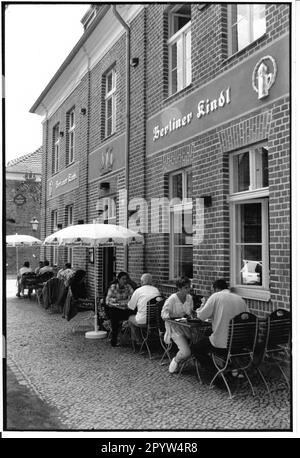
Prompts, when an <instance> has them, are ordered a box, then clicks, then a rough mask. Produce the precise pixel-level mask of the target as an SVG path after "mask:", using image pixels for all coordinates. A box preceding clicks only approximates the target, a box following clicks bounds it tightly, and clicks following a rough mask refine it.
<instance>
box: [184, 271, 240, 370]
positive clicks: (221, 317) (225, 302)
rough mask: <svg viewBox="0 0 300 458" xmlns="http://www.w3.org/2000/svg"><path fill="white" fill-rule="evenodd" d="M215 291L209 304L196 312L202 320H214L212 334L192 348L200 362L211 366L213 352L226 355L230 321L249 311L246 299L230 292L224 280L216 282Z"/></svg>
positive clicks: (214, 284) (208, 301)
mask: <svg viewBox="0 0 300 458" xmlns="http://www.w3.org/2000/svg"><path fill="white" fill-rule="evenodd" d="M213 289H214V293H213V294H212V295H211V296H210V297H209V299H208V300H207V302H206V303H205V304H204V305H203V306H202V307H200V308H199V309H197V310H196V313H197V317H198V318H200V320H203V321H204V320H206V319H208V318H211V319H212V334H211V335H210V336H209V337H204V338H203V339H201V340H200V341H199V342H197V343H196V344H194V345H192V347H191V350H192V353H193V354H194V356H195V357H196V358H197V359H199V361H203V360H204V361H206V362H207V363H209V364H211V360H210V358H209V357H208V354H209V353H210V352H211V351H212V350H214V351H216V350H218V352H219V353H220V354H224V356H225V355H226V348H227V337H228V330H229V322H230V320H231V319H232V318H233V317H234V316H236V315H239V314H240V313H242V312H247V311H248V308H247V304H246V302H245V301H244V299H243V298H241V297H240V296H238V295H237V294H235V293H233V292H231V291H229V289H228V286H227V283H226V281H225V280H224V279H219V280H216V281H214V283H213Z"/></svg>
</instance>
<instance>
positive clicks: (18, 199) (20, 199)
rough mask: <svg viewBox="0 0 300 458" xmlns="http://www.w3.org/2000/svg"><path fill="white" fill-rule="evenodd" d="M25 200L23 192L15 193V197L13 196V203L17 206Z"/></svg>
mask: <svg viewBox="0 0 300 458" xmlns="http://www.w3.org/2000/svg"><path fill="white" fill-rule="evenodd" d="M25 202H26V198H25V196H23V194H17V195H16V196H15V197H14V203H15V204H16V205H18V206H21V205H24V204H25Z"/></svg>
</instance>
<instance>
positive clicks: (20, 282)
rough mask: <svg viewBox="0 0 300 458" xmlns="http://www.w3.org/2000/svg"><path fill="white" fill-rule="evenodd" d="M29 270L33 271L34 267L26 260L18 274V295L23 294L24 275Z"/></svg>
mask: <svg viewBox="0 0 300 458" xmlns="http://www.w3.org/2000/svg"><path fill="white" fill-rule="evenodd" d="M27 272H32V269H31V267H30V264H29V262H28V261H25V262H24V264H23V267H21V268H20V269H19V272H18V275H17V283H18V292H17V294H16V296H17V297H20V296H21V292H23V284H22V275H23V274H25V273H27Z"/></svg>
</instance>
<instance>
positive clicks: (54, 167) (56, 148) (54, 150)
mask: <svg viewBox="0 0 300 458" xmlns="http://www.w3.org/2000/svg"><path fill="white" fill-rule="evenodd" d="M52 138H53V145H52V173H57V172H58V161H59V124H56V126H54V127H53V137H52Z"/></svg>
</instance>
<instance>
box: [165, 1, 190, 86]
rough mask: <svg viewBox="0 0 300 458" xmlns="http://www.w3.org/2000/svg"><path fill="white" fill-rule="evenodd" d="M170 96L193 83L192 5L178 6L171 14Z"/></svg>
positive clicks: (169, 41)
mask: <svg viewBox="0 0 300 458" xmlns="http://www.w3.org/2000/svg"><path fill="white" fill-rule="evenodd" d="M168 54H169V95H172V94H175V93H176V92H178V91H181V90H182V89H183V88H185V87H186V86H188V85H189V84H190V83H191V79H192V69H191V5H188V4H185V5H178V6H176V7H174V8H172V9H171V11H170V13H169V39H168Z"/></svg>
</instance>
